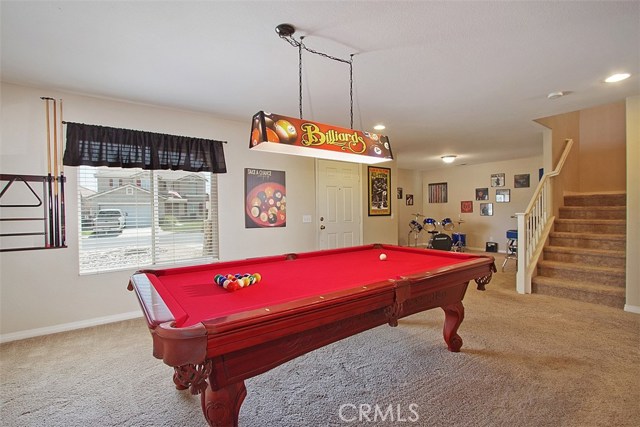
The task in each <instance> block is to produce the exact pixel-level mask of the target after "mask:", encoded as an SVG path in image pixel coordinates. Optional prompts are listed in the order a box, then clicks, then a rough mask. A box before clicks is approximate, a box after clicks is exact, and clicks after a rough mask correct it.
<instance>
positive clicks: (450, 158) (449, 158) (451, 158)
mask: <svg viewBox="0 0 640 427" xmlns="http://www.w3.org/2000/svg"><path fill="white" fill-rule="evenodd" d="M441 159H442V161H443V162H445V163H453V162H454V161H455V160H456V156H442V157H441Z"/></svg>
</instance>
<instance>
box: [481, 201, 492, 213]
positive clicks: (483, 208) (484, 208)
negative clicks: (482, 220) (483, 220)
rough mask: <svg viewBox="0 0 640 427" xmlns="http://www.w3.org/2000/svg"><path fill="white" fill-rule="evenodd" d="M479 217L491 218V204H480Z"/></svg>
mask: <svg viewBox="0 0 640 427" xmlns="http://www.w3.org/2000/svg"><path fill="white" fill-rule="evenodd" d="M480 216H493V203H480Z"/></svg>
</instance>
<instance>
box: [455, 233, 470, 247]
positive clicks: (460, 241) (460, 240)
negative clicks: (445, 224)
mask: <svg viewBox="0 0 640 427" xmlns="http://www.w3.org/2000/svg"><path fill="white" fill-rule="evenodd" d="M452 237H453V239H452V242H453V245H454V246H467V235H466V234H464V233H453V234H452Z"/></svg>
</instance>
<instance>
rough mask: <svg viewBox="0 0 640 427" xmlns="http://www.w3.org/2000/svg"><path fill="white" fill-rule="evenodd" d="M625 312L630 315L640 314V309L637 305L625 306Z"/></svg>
mask: <svg viewBox="0 0 640 427" xmlns="http://www.w3.org/2000/svg"><path fill="white" fill-rule="evenodd" d="M624 311H628V312H629V313H636V314H640V307H639V306H637V305H629V304H625V305H624Z"/></svg>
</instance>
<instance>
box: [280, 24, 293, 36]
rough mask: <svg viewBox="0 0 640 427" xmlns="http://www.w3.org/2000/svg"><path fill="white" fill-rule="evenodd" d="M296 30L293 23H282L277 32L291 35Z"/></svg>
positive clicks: (281, 34)
mask: <svg viewBox="0 0 640 427" xmlns="http://www.w3.org/2000/svg"><path fill="white" fill-rule="evenodd" d="M295 32H296V29H295V28H294V26H293V25H291V24H280V25H278V26H277V27H276V33H278V35H279V36H280V37H289V36H291V35H293V33H295Z"/></svg>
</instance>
